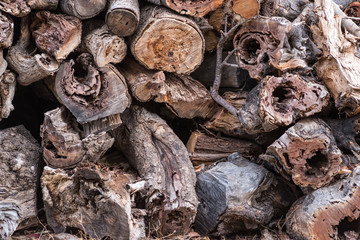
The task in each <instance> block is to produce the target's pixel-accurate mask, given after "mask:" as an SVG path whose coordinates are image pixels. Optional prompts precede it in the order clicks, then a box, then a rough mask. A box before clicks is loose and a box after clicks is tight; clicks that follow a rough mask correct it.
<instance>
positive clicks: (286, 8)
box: [260, 0, 308, 21]
mask: <svg viewBox="0 0 360 240" xmlns="http://www.w3.org/2000/svg"><path fill="white" fill-rule="evenodd" d="M307 3H308V1H307V0H262V4H261V8H260V13H261V15H263V16H267V17H272V16H280V17H284V18H286V19H288V20H290V21H294V20H295V19H296V18H297V17H298V16H299V15H300V13H301V12H302V10H303V8H304V7H305V5H306V4H307Z"/></svg>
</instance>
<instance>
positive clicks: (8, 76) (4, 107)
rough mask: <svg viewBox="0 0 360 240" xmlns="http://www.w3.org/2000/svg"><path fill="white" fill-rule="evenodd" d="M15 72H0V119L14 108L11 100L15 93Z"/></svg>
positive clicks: (5, 116) (7, 115)
mask: <svg viewBox="0 0 360 240" xmlns="http://www.w3.org/2000/svg"><path fill="white" fill-rule="evenodd" d="M15 85H16V81H15V74H14V73H12V72H10V71H9V70H6V71H5V72H4V73H3V74H1V72H0V121H1V119H3V118H7V117H9V115H10V112H11V111H12V110H14V106H13V105H12V100H13V98H14V95H15Z"/></svg>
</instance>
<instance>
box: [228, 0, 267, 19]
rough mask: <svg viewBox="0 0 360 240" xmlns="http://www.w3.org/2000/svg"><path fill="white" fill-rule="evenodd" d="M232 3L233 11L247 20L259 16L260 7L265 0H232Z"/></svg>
mask: <svg viewBox="0 0 360 240" xmlns="http://www.w3.org/2000/svg"><path fill="white" fill-rule="evenodd" d="M231 2H232V6H231V7H232V10H233V11H234V12H235V13H236V14H239V15H240V16H242V17H243V18H246V19H249V18H252V17H255V16H256V15H258V14H259V11H260V6H261V5H262V4H263V3H262V2H263V0H232V1H231Z"/></svg>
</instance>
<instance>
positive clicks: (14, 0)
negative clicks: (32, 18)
mask: <svg viewBox="0 0 360 240" xmlns="http://www.w3.org/2000/svg"><path fill="white" fill-rule="evenodd" d="M0 10H1V11H4V12H6V13H9V14H11V15H13V16H15V17H24V16H26V15H27V14H29V13H30V11H31V9H30V7H29V6H28V5H27V1H26V0H2V1H1V2H0Z"/></svg>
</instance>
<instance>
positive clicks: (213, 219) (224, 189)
mask: <svg viewBox="0 0 360 240" xmlns="http://www.w3.org/2000/svg"><path fill="white" fill-rule="evenodd" d="M196 193H197V194H198V197H199V201H200V204H199V208H198V214H197V216H196V221H195V226H196V227H197V229H198V230H199V231H200V232H201V233H203V234H213V235H220V236H223V235H225V234H228V233H233V232H238V231H244V230H251V229H256V228H257V227H259V225H265V224H267V223H268V222H269V221H270V220H271V218H272V217H274V216H276V215H278V214H281V213H283V212H285V211H286V208H288V207H289V206H290V205H291V204H292V202H293V201H294V200H295V199H294V198H293V197H292V192H291V191H290V190H289V187H288V186H286V185H284V184H283V183H281V182H280V181H277V180H276V178H275V177H274V175H273V174H272V173H270V172H269V171H267V170H266V169H265V168H264V167H262V166H259V165H257V164H254V163H251V162H249V161H248V160H247V159H245V158H243V157H241V156H240V155H238V154H232V155H230V156H229V158H228V162H221V163H218V164H217V165H216V166H215V167H213V168H212V169H210V170H208V171H206V172H203V173H200V174H199V175H198V180H197V184H196Z"/></svg>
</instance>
